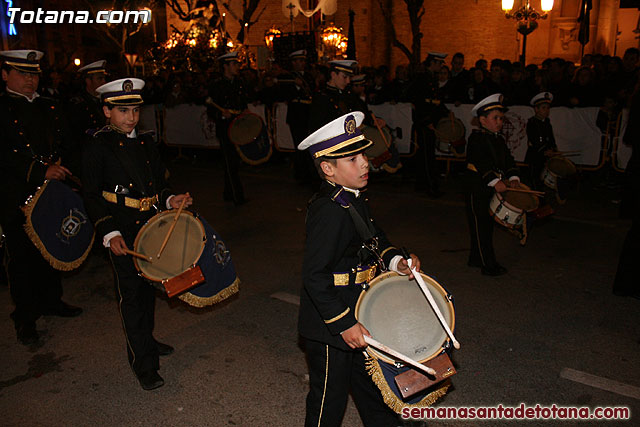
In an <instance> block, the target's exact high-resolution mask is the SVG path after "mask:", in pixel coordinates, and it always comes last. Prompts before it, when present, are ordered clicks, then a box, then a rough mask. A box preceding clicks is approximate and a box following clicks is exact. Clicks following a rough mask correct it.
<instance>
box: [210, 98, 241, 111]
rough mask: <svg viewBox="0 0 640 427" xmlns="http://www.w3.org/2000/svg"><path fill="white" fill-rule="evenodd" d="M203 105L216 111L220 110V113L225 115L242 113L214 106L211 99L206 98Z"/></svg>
mask: <svg viewBox="0 0 640 427" xmlns="http://www.w3.org/2000/svg"><path fill="white" fill-rule="evenodd" d="M204 103H205V104H207V105H211V106H212V107H215V108H217V109H218V110H220V111H221V112H223V113H225V114H240V113H242V111H238V110H231V109H229V108H224V107H221V106H219V105H218V104H216V103H215V102H214V101H213V99H211V97H208V98H207V99H205V100H204Z"/></svg>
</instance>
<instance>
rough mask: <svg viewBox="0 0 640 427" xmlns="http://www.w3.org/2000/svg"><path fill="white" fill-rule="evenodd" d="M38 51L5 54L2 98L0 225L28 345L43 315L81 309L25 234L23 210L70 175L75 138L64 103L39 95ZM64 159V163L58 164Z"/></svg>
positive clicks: (19, 329) (16, 317)
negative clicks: (66, 298)
mask: <svg viewBox="0 0 640 427" xmlns="http://www.w3.org/2000/svg"><path fill="white" fill-rule="evenodd" d="M42 56H43V53H42V52H39V51H36V50H7V51H2V52H0V59H2V79H3V80H4V81H5V82H6V85H7V87H6V92H5V93H3V94H2V95H0V128H1V129H2V144H0V150H1V151H0V176H1V178H2V186H0V197H1V199H2V203H0V222H1V223H2V229H3V231H4V233H5V235H6V244H7V252H8V266H7V275H8V278H9V283H10V290H11V297H12V298H13V301H14V303H15V305H16V309H15V311H14V312H13V313H12V314H11V318H12V319H13V322H14V324H15V328H16V333H17V337H18V340H19V341H20V342H21V343H22V344H25V345H30V344H35V343H36V342H37V341H38V339H39V336H38V332H37V331H36V320H37V319H38V318H39V317H40V316H41V315H43V314H44V315H55V316H62V317H74V316H78V315H79V314H80V313H82V309H81V308H79V307H74V306H72V305H69V304H67V303H65V302H63V301H62V300H61V297H62V283H61V280H60V272H59V271H57V270H55V269H54V268H53V267H51V265H50V264H49V262H48V261H47V260H45V259H44V258H43V257H42V255H41V254H40V252H39V251H38V249H37V248H36V247H35V245H34V244H33V243H32V242H31V241H30V240H29V237H28V236H27V234H26V233H25V230H24V228H23V224H24V223H25V217H24V215H23V213H22V212H21V211H20V206H21V205H23V204H24V202H25V200H26V199H27V197H29V196H30V195H33V194H34V193H35V191H36V189H37V187H38V186H40V185H42V184H43V183H44V181H45V180H51V179H57V180H60V181H63V180H64V179H65V178H66V177H67V176H69V175H71V174H72V173H71V170H70V168H71V167H70V165H69V163H68V162H66V161H67V160H68V159H69V158H70V155H71V152H72V149H73V147H72V146H71V141H72V139H71V137H70V135H69V129H68V126H66V122H65V120H64V117H63V116H62V115H61V111H60V108H59V105H58V103H57V102H56V101H54V100H53V99H50V98H46V97H43V96H40V95H39V94H38V92H37V89H38V82H39V80H40V58H42ZM60 158H63V159H64V160H65V164H64V165H62V164H54V163H52V162H55V161H57V160H59V159H60Z"/></svg>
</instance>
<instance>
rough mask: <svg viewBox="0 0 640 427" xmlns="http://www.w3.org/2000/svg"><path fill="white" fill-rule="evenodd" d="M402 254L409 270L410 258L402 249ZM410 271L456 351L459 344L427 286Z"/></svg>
mask: <svg viewBox="0 0 640 427" xmlns="http://www.w3.org/2000/svg"><path fill="white" fill-rule="evenodd" d="M403 252H404V257H405V259H406V260H407V263H408V264H409V268H411V257H410V256H409V254H408V253H407V251H406V249H403ZM411 271H412V272H413V278H414V279H415V280H416V282H418V286H420V289H421V290H422V293H423V294H424V296H425V297H427V300H429V304H431V308H432V309H433V311H434V312H435V313H436V316H437V317H438V320H439V321H440V324H441V325H442V327H443V328H444V330H445V332H446V333H447V335H449V338H450V339H451V341H452V342H453V347H454V348H455V349H456V350H459V349H460V343H459V342H458V340H457V339H456V337H455V336H454V335H453V332H451V328H449V325H448V324H447V322H446V321H445V320H444V316H443V315H442V312H441V311H440V309H439V308H438V304H436V300H434V299H433V295H431V292H430V291H429V288H427V284H426V283H424V279H423V278H422V275H421V274H420V273H419V272H418V270H416V269H415V268H411Z"/></svg>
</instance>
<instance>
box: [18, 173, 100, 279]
mask: <svg viewBox="0 0 640 427" xmlns="http://www.w3.org/2000/svg"><path fill="white" fill-rule="evenodd" d="M24 213H25V215H26V223H25V225H24V228H25V231H26V232H27V235H28V236H29V238H30V239H31V241H32V242H33V244H34V245H35V246H36V247H37V248H38V250H39V251H40V253H42V256H43V257H44V258H45V259H46V260H47V261H48V262H49V263H50V264H51V266H53V268H55V269H57V270H62V271H70V270H73V269H74V268H77V267H79V266H80V264H82V262H83V261H84V260H85V259H86V257H87V255H89V252H90V250H91V247H92V245H93V238H94V229H93V225H92V224H91V221H89V216H88V215H87V212H86V210H85V208H84V202H83V201H82V197H80V195H79V194H78V193H76V192H74V191H73V190H71V188H70V187H69V186H67V185H66V184H64V183H62V182H60V181H56V180H51V181H45V183H44V184H43V185H42V187H40V188H39V189H38V191H37V192H36V193H35V194H34V195H33V197H32V198H31V199H30V200H29V201H28V202H27V203H26V205H25V207H24Z"/></svg>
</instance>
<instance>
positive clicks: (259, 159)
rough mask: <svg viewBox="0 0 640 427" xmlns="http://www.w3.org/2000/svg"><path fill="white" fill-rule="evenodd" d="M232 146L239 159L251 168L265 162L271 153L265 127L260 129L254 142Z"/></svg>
mask: <svg viewBox="0 0 640 427" xmlns="http://www.w3.org/2000/svg"><path fill="white" fill-rule="evenodd" d="M234 145H235V146H236V150H237V151H238V155H239V156H240V158H241V159H242V160H243V161H244V162H245V163H248V164H250V165H253V166H255V165H259V164H262V163H264V162H266V161H267V160H269V158H270V157H271V154H272V153H273V150H272V148H271V141H270V140H269V135H268V133H267V127H266V126H263V127H262V132H261V133H260V135H259V136H258V137H257V138H256V139H255V140H254V141H252V142H250V143H248V144H242V145H238V144H234Z"/></svg>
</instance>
